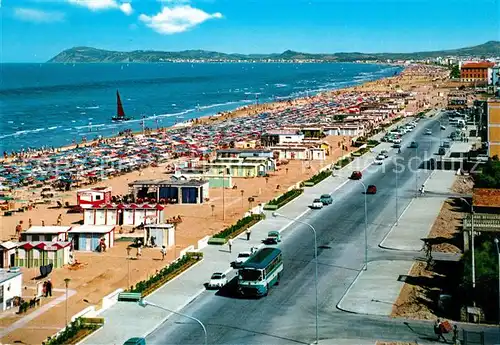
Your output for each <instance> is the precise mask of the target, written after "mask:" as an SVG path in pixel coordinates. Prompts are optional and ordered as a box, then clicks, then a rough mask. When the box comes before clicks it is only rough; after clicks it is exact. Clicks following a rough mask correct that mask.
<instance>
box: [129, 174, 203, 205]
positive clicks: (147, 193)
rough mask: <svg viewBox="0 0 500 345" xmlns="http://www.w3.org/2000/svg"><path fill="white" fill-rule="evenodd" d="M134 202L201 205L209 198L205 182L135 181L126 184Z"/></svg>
mask: <svg viewBox="0 0 500 345" xmlns="http://www.w3.org/2000/svg"><path fill="white" fill-rule="evenodd" d="M128 185H129V189H130V191H131V194H133V196H134V200H136V201H137V202H139V203H140V202H143V201H145V200H148V201H149V202H157V203H161V204H203V202H204V201H205V200H208V198H209V186H208V181H207V180H182V179H170V180H137V181H134V182H131V183H129V184H128Z"/></svg>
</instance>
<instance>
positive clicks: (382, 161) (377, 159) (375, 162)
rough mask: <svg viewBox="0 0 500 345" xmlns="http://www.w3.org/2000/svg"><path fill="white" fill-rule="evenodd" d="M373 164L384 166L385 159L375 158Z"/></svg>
mask: <svg viewBox="0 0 500 345" xmlns="http://www.w3.org/2000/svg"><path fill="white" fill-rule="evenodd" d="M373 164H376V165H382V164H384V159H383V158H380V157H378V156H377V158H375V161H373Z"/></svg>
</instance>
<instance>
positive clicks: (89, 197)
mask: <svg viewBox="0 0 500 345" xmlns="http://www.w3.org/2000/svg"><path fill="white" fill-rule="evenodd" d="M76 202H77V204H78V205H79V206H81V207H89V205H90V206H100V205H103V204H107V203H110V202H111V187H96V188H89V189H81V190H79V191H77V192H76Z"/></svg>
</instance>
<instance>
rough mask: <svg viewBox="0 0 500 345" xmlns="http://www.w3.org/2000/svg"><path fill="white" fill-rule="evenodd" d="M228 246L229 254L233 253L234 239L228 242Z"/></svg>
mask: <svg viewBox="0 0 500 345" xmlns="http://www.w3.org/2000/svg"><path fill="white" fill-rule="evenodd" d="M227 246H228V247H229V252H230V253H232V248H233V239H232V238H230V239H229V241H227Z"/></svg>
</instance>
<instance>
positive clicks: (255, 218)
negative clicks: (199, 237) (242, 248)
mask: <svg viewBox="0 0 500 345" xmlns="http://www.w3.org/2000/svg"><path fill="white" fill-rule="evenodd" d="M262 219H264V215H262V214H252V215H250V216H248V217H244V218H241V219H239V220H238V221H237V222H236V224H233V225H231V226H230V227H228V228H225V229H224V230H222V231H221V232H219V233H217V234H215V235H214V236H212V238H220V239H223V240H224V242H221V243H210V242H211V241H210V240H209V243H210V244H224V243H226V242H225V241H226V240H228V239H230V238H233V237H236V236H238V235H239V234H241V233H242V232H243V231H245V230H246V229H248V228H249V227H251V226H252V225H254V224H256V223H258V222H260V221H261V220H262ZM216 242H217V241H216Z"/></svg>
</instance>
